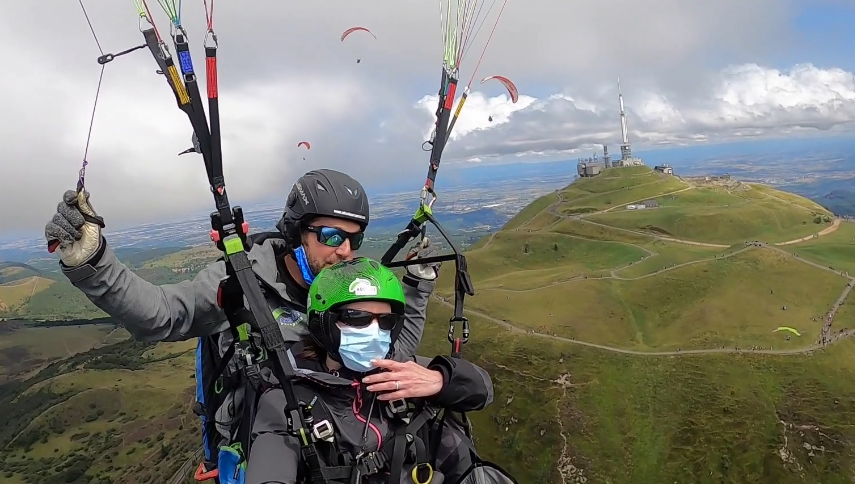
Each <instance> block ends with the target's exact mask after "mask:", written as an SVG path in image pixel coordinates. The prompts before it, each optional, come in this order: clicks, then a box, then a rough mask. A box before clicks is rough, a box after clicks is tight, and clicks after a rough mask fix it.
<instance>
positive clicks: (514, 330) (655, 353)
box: [433, 287, 855, 356]
mask: <svg viewBox="0 0 855 484" xmlns="http://www.w3.org/2000/svg"><path fill="white" fill-rule="evenodd" d="M849 289H851V287H850V288H849ZM433 297H434V299H435V300H436V301H437V302H439V303H440V304H443V305H445V306H447V307H450V308H454V304H452V303H450V302H448V301H446V300H445V299H444V298H442V297H441V296H436V295H435V296H433ZM464 311H465V312H466V313H469V314H472V315H474V316H477V317H479V318H482V319H485V320H487V321H490V322H491V323H494V324H496V325H498V326H501V327H503V328H505V329H507V330H508V331H510V332H512V333H519V334H528V335H529V336H532V337H535V338H546V339H550V340H553V341H561V342H564V343H570V344H574V345H579V346H587V347H589V348H597V349H601V350H605V351H611V352H612V353H620V354H624V355H636V356H677V355H708V354H715V353H751V354H764V355H801V354H805V353H810V352H812V351H816V350H820V349H823V348H825V347H826V346H828V344H832V343H834V342H836V341H838V340H840V339H842V338H843V337H848V336H852V335H853V334H855V330H849V331H847V332H844V333H840V334H841V335H842V336H840V337H838V338H835V339H834V340H832V341H831V342H829V343H828V344H818V343H817V344H812V345H810V346H807V347H804V348H793V349H788V350H750V349H735V348H707V349H697V350H680V351H637V350H630V349H626V348H618V347H615V346H608V345H601V344H598V343H591V342H588V341H582V340H578V339H573V338H565V337H564V336H553V335H551V334H545V333H538V332H533V331H531V330H525V329H522V328H519V327H517V326H514V325H513V324H510V323H508V322H507V321H503V320H501V319H497V318H494V317H493V316H490V315H489V314H484V313H482V312H480V311H476V310H474V309H465V310H464Z"/></svg>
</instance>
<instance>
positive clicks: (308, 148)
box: [297, 141, 312, 161]
mask: <svg viewBox="0 0 855 484" xmlns="http://www.w3.org/2000/svg"><path fill="white" fill-rule="evenodd" d="M301 146H305V147H306V149H307V150H310V149H312V145H311V144H309V142H308V141H300V142H299V143H297V148H299V147H301ZM303 161H306V157H305V156H304V157H303Z"/></svg>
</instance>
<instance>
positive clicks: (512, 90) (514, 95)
mask: <svg viewBox="0 0 855 484" xmlns="http://www.w3.org/2000/svg"><path fill="white" fill-rule="evenodd" d="M491 79H495V80H497V81H499V82H501V83H502V84H503V85H504V86H505V88H506V89H507V90H508V94H510V95H511V101H512V102H514V103H516V102H517V100H518V99H519V98H520V94H519V91H517V86H516V85H515V84H514V83H513V82H512V81H511V80H510V79H508V78H507V77H504V76H487V77H485V78H484V79H481V84H484V83H485V82H487V81H489V80H491Z"/></svg>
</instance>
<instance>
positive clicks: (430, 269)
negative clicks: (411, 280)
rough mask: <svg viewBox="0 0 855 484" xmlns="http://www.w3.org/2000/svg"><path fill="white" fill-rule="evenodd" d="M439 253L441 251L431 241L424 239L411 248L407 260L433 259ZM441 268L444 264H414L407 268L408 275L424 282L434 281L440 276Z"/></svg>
mask: <svg viewBox="0 0 855 484" xmlns="http://www.w3.org/2000/svg"><path fill="white" fill-rule="evenodd" d="M438 251H439V249H437V247H436V246H435V245H433V244H431V243H430V239H429V238H427V237H424V238H423V239H422V240H420V241H418V242H416V243H415V244H413V246H412V247H410V250H409V252H407V260H411V259H424V258H427V257H433V256H435V255H437V252H438ZM441 266H442V262H433V263H430V264H414V265H411V266H407V274H409V275H411V276H412V277H415V278H418V279H421V280H424V281H433V280H435V279H436V278H437V277H438V276H439V268H440V267H441Z"/></svg>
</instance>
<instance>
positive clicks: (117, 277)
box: [60, 237, 435, 437]
mask: <svg viewBox="0 0 855 484" xmlns="http://www.w3.org/2000/svg"><path fill="white" fill-rule="evenodd" d="M284 248H285V247H284V241H283V240H282V239H278V238H268V239H266V240H264V241H263V242H262V243H260V244H253V246H252V248H251V249H250V251H249V254H248V257H249V260H250V261H251V262H252V269H253V271H254V272H255V274H256V275H257V276H258V278H259V279H261V280H262V281H263V282H264V284H265V285H266V286H267V287H268V289H274V290H275V292H274V291H271V290H267V291H265V296H266V298H267V303H268V309H270V311H272V313H273V316H274V317H275V318H276V319H277V321H278V322H279V329H280V331H281V332H282V336H283V338H284V339H285V341H286V342H291V343H293V342H297V341H299V340H300V338H301V337H302V336H304V335H306V334H308V329H307V327H306V315H305V314H304V313H303V312H301V311H297V310H295V309H293V305H295V304H296V305H298V306H299V307H304V306H305V304H306V301H293V300H292V298H291V296H290V295H289V294H288V290H287V287H286V285H285V284H284V283H282V282H279V281H278V277H277V276H278V265H277V257H279V256H277V253H279V254H281V253H282V251H283V250H284ZM60 266H61V267H62V272H63V273H64V274H65V275H66V276H67V277H68V279H69V280H70V281H71V283H72V284H74V285H75V286H76V287H77V288H78V289H80V290H81V291H83V293H84V294H86V297H88V298H89V300H90V301H92V303H93V304H95V305H96V306H98V307H99V308H101V309H102V310H103V311H104V312H105V313H107V314H109V315H110V316H112V317H113V318H115V319H116V320H117V321H118V322H119V323H121V324H122V326H124V328H125V329H127V330H128V332H130V333H131V336H133V338H134V339H137V340H140V341H183V340H188V339H192V338H195V337H198V336H210V335H215V334H217V333H220V336H219V347H220V355H223V354H225V352H226V351H227V350H228V348H229V346H230V345H231V343H232V341H233V339H234V338H233V336H232V334H231V332H230V331H226V330H227V329H229V322H228V320H227V319H226V315H225V313H224V312H223V310H222V309H221V308H220V307H219V306H218V305H217V290H218V288H219V284H220V281H221V280H222V279H223V278H225V277H226V265H225V262H223V261H217V262H214V263H213V264H211V265H210V266H208V267H206V268H205V269H202V271H200V272H199V274H197V275H196V277H195V278H194V279H193V280H192V281H182V282H179V283H177V284H164V285H161V286H158V285H155V284H152V283H150V282H148V281H146V280H145V279H143V278H142V277H140V276H138V275H137V274H135V273H134V272H133V271H131V270H130V269H128V268H127V267H126V266H125V265H124V264H123V263H122V262H121V261H119V259H118V258H116V254H115V253H114V252H113V250H112V249H111V248H110V247H109V246H108V245H107V241H106V239H104V238H103V237H102V239H101V247H100V248H99V249H98V251H97V252H96V253H95V254H94V255H93V256H92V257H91V258H90V260H88V261H87V262H86V263H84V264H82V265H80V266H77V267H66V266H64V265H63V264H61V263H60ZM407 281H409V282H407ZM434 286H435V282H433V281H425V280H419V281H413V279H412V278H405V284H403V287H404V295H405V297H406V301H407V305H406V308H405V310H404V327H403V329H402V330H401V334H400V336H399V337H398V341H397V343H396V344H395V353H396V354H400V355H402V356H412V355H413V354H415V351H416V348H418V346H419V342H420V341H421V338H422V333H423V332H424V325H425V313H426V311H427V303H428V299H429V298H430V294H431V292H433V288H434ZM289 303H292V304H289ZM229 366H230V368H229V369H230V371H232V372H235V371H237V370H238V369H237V366H236V365H235V363H234V359H233V360H232V362H231V363H230V365H229ZM243 397H244V388H243V387H239V388H237V389H235V390H233V391H232V392H230V393H229V394H228V395H227V396H226V400H225V401H224V402H223V405H221V406H220V408H219V409H218V410H217V415H216V420H217V422H230V421H232V420H233V419H234V414H233V411H234V409H235V408H240V405H241V403H242V402H243ZM217 428H218V430H219V431H220V433H221V434H222V435H223V436H224V437H228V436H229V435H230V432H229V430H230V429H229V428H228V427H226V426H223V425H220V424H219V423H218V424H217Z"/></svg>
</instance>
